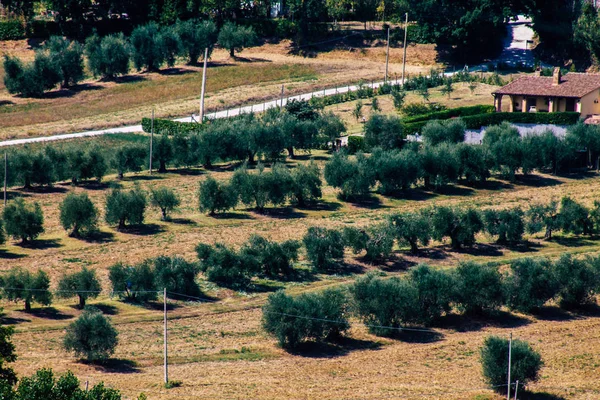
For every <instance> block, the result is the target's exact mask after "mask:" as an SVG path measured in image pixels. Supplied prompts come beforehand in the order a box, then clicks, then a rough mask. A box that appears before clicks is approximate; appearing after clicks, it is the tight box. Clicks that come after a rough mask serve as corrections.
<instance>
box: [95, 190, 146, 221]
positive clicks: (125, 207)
mask: <svg viewBox="0 0 600 400" xmlns="http://www.w3.org/2000/svg"><path fill="white" fill-rule="evenodd" d="M105 207H106V212H105V216H104V218H105V220H106V222H107V223H108V224H111V225H117V229H118V230H123V229H125V227H126V226H127V225H141V224H142V223H144V212H145V211H146V194H145V193H144V192H143V191H141V190H140V189H139V188H134V189H132V190H129V191H122V190H120V189H113V190H112V191H111V192H110V193H109V194H108V195H107V196H106V206H105Z"/></svg>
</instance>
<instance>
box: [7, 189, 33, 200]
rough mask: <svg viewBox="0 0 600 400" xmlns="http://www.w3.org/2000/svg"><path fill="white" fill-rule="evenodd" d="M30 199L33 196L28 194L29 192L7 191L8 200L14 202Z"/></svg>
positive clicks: (22, 190)
mask: <svg viewBox="0 0 600 400" xmlns="http://www.w3.org/2000/svg"><path fill="white" fill-rule="evenodd" d="M19 197H21V198H24V199H26V198H28V197H31V195H30V194H29V193H28V191H25V190H24V189H21V190H7V191H6V200H9V201H10V200H14V199H16V198H19Z"/></svg>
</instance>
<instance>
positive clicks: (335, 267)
mask: <svg viewBox="0 0 600 400" xmlns="http://www.w3.org/2000/svg"><path fill="white" fill-rule="evenodd" d="M319 273H321V274H324V275H339V276H348V275H357V274H364V273H365V267H364V266H363V265H360V264H354V263H344V262H342V263H333V264H332V265H330V266H328V267H327V268H325V269H323V270H320V271H319Z"/></svg>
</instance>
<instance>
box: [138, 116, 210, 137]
mask: <svg viewBox="0 0 600 400" xmlns="http://www.w3.org/2000/svg"><path fill="white" fill-rule="evenodd" d="M205 126H206V125H200V124H190V123H188V122H177V121H171V120H168V119H159V118H157V119H155V120H154V134H157V135H168V136H174V135H176V134H184V135H185V134H190V133H197V132H200V131H202V130H203V129H204V127H205ZM142 130H143V131H144V132H146V133H151V132H152V119H151V118H142Z"/></svg>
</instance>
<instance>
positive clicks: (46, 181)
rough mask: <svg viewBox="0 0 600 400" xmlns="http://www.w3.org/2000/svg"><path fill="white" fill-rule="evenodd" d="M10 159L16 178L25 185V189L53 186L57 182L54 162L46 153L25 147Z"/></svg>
mask: <svg viewBox="0 0 600 400" xmlns="http://www.w3.org/2000/svg"><path fill="white" fill-rule="evenodd" d="M10 158H11V165H10V166H11V167H12V169H13V170H14V171H15V174H14V175H16V177H15V178H16V180H17V181H18V182H20V183H22V184H23V188H24V189H30V188H31V187H32V186H33V185H39V186H43V185H52V184H53V183H54V182H55V181H56V175H55V173H54V168H55V166H54V165H53V160H52V159H51V158H50V157H49V156H48V155H47V154H46V153H44V152H41V151H34V150H31V149H29V148H27V147H25V148H23V149H19V150H17V151H16V152H15V153H13V155H12V156H11V157H10ZM10 175H12V174H10Z"/></svg>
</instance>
